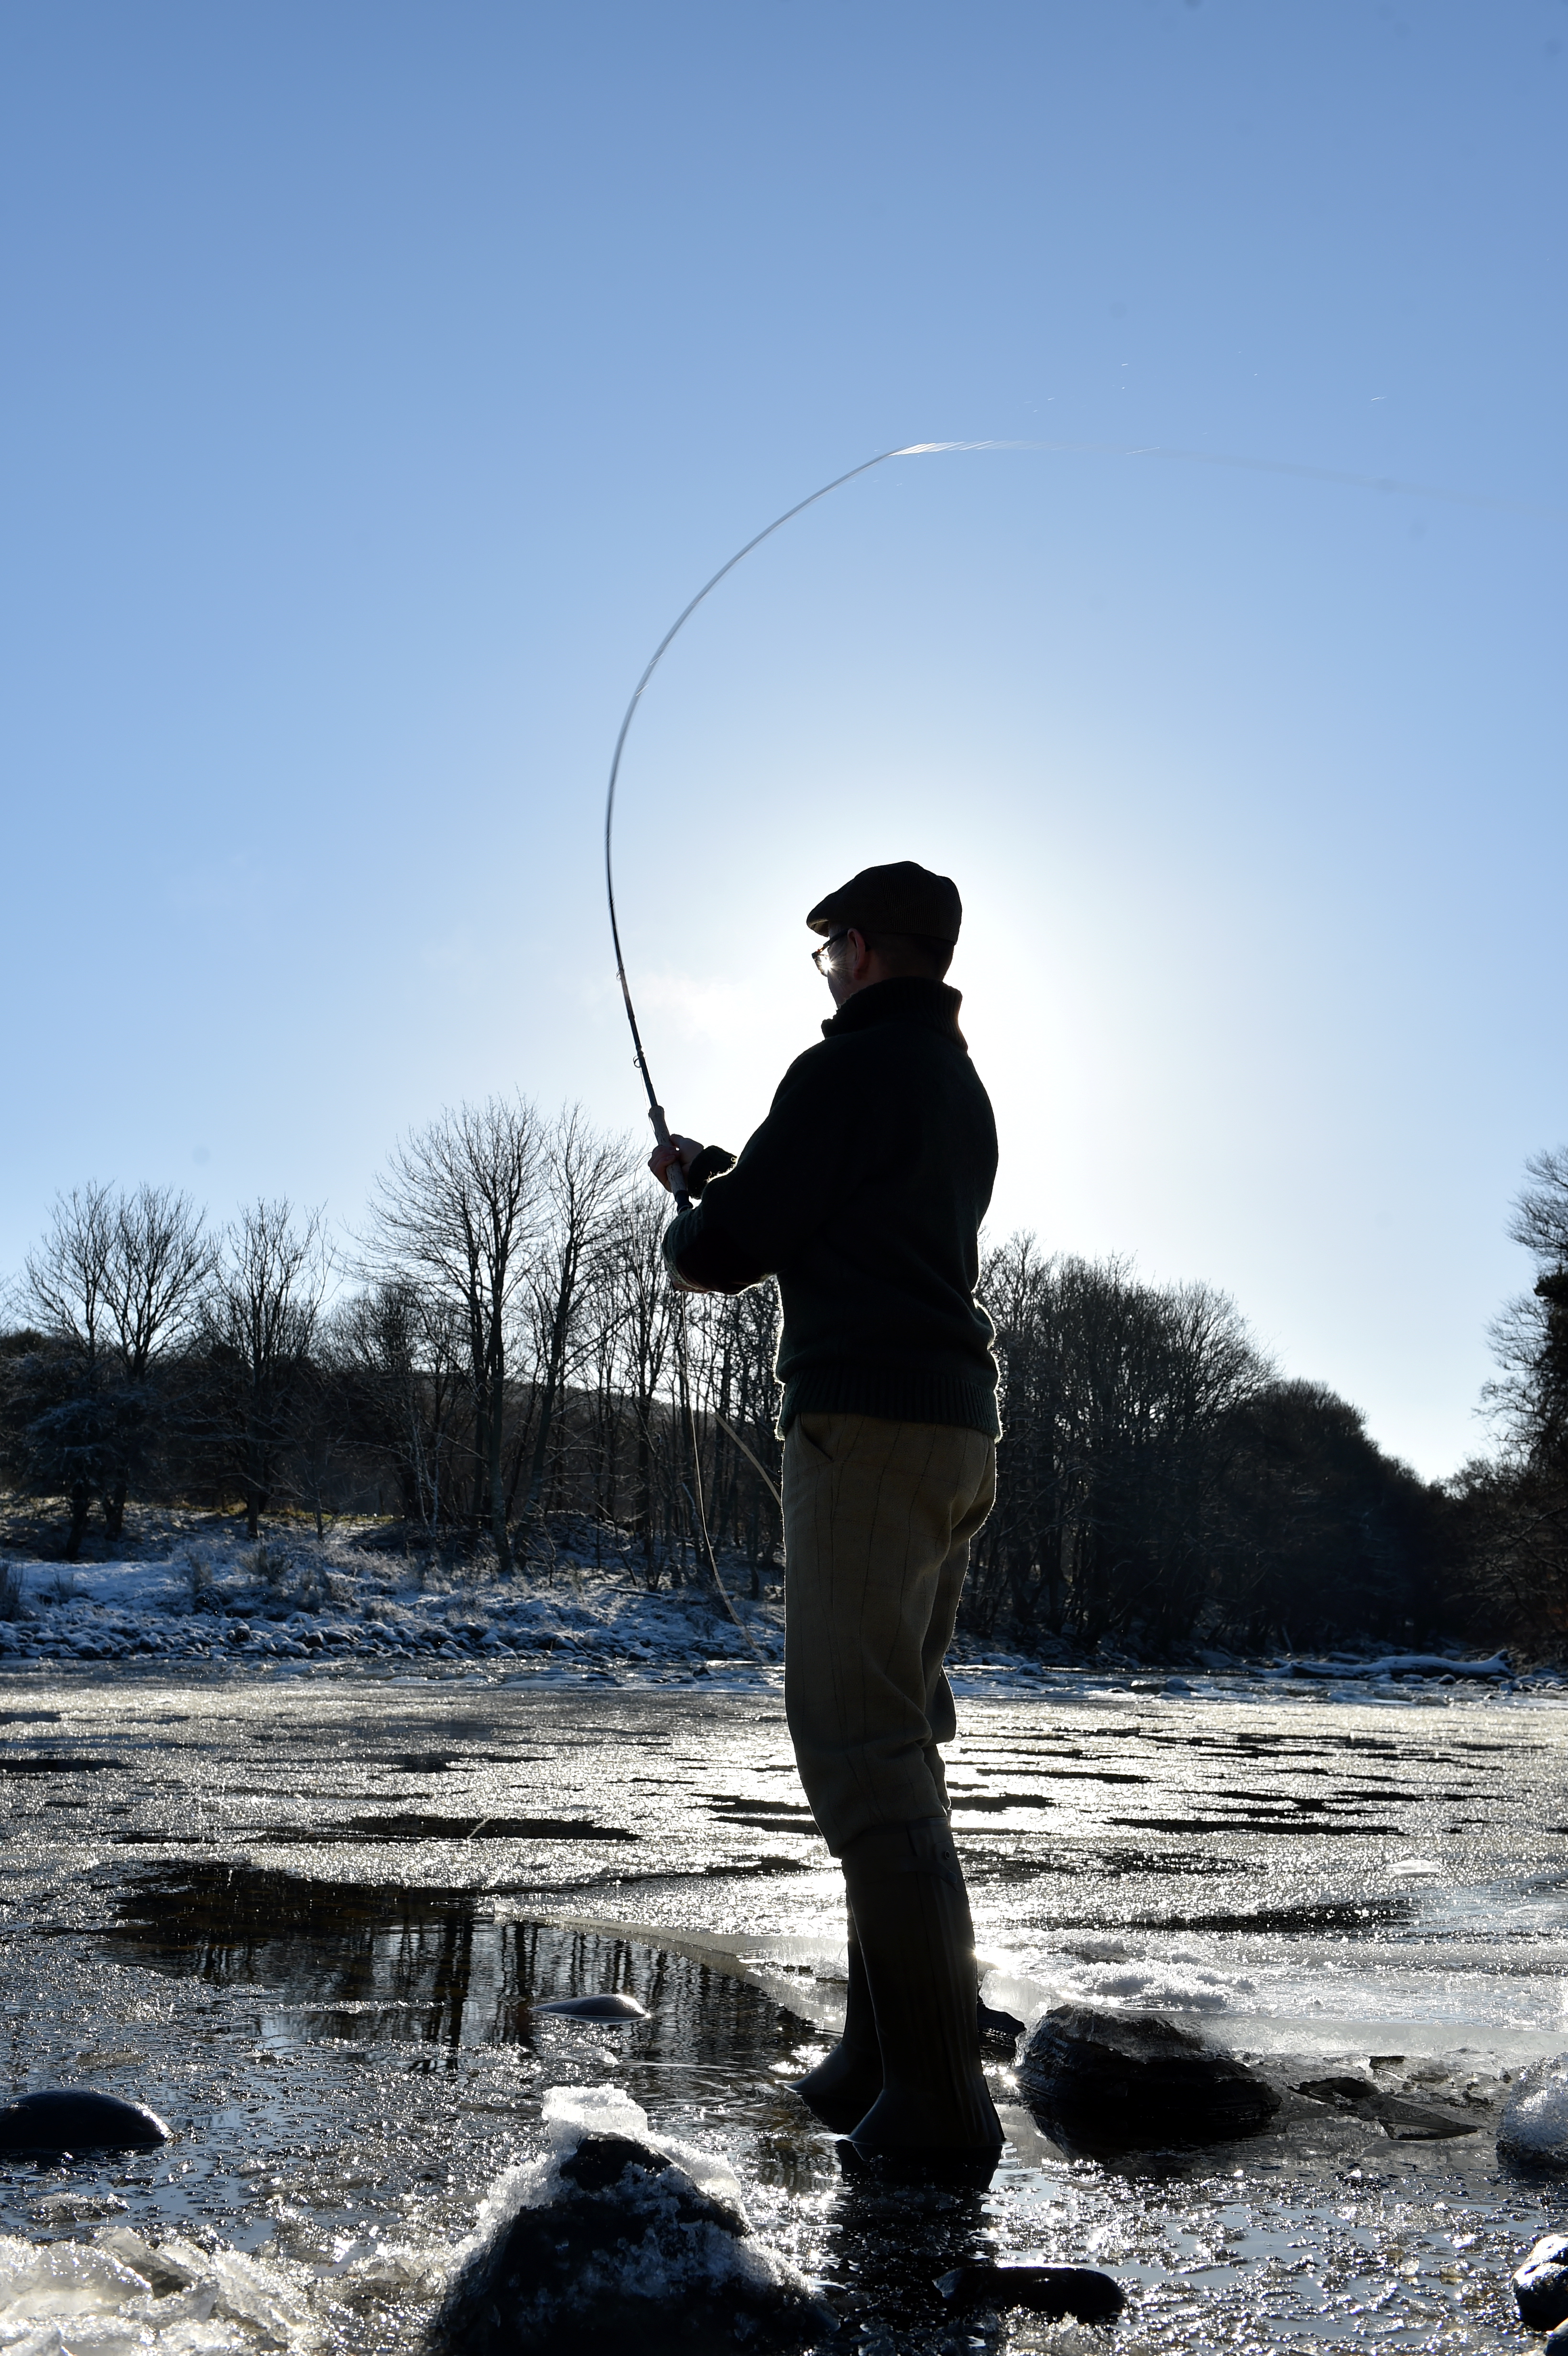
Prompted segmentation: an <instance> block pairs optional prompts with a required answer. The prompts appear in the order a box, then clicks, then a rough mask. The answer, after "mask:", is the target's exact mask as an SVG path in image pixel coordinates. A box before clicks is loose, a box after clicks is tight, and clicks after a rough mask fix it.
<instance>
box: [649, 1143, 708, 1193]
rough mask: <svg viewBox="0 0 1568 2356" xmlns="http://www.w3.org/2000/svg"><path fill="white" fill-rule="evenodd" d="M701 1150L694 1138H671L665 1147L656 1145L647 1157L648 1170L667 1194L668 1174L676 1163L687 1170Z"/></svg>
mask: <svg viewBox="0 0 1568 2356" xmlns="http://www.w3.org/2000/svg"><path fill="white" fill-rule="evenodd" d="M701 1151H702V1148H701V1146H700V1145H699V1143H698V1141H697V1140H696V1138H695V1137H672V1138H671V1139H670V1141H669V1143H668V1144H667V1145H656V1146H655V1148H654V1150H653V1151H652V1152H651V1153H650V1154H649V1156H648V1168H649V1169H650V1170H651V1171H652V1172H653V1173H654V1176H655V1177H656V1179H657V1180H658V1182H659V1184H660V1185H661V1186H662V1187H663V1188H664V1189H665V1192H666V1193H668V1192H669V1172H670V1170H671V1168H672V1167H673V1165H674V1164H675V1163H676V1162H679V1164H680V1166H681V1168H682V1170H689V1169H690V1167H691V1165H692V1163H693V1162H695V1161H696V1159H697V1157H698V1155H699V1153H700V1152H701Z"/></svg>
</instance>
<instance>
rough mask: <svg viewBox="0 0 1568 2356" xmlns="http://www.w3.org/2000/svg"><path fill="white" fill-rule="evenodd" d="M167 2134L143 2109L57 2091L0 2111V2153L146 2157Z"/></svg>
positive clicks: (81, 2092) (79, 2089)
mask: <svg viewBox="0 0 1568 2356" xmlns="http://www.w3.org/2000/svg"><path fill="white" fill-rule="evenodd" d="M168 2139H169V2129H168V2128H167V2127H166V2126H165V2124H164V2122H163V2120H162V2119H161V2118H159V2116H158V2115H157V2113H156V2112H155V2111H149V2110H148V2109H147V2108H146V2106H145V2104H142V2103H123V2102H122V2101H121V2099H120V2097H119V2095H118V2094H94V2093H93V2092H92V2091H91V2088H90V2087H86V2086H57V2087H51V2088H50V2089H49V2090H48V2092H47V2093H44V2094H24V2095H23V2096H22V2097H21V2099H20V2101H19V2102H15V2103H11V2104H7V2106H6V2107H5V2110H3V2111H0V2151H39V2152H57V2153H58V2152H77V2151H151V2150H153V2149H154V2148H155V2147H156V2146H157V2145H158V2144H161V2143H167V2141H168Z"/></svg>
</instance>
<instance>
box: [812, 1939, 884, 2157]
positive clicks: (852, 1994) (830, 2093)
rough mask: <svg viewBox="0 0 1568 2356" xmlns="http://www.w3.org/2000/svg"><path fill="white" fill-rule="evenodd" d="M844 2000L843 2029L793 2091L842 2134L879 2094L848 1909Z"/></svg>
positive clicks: (873, 2028) (873, 2037)
mask: <svg viewBox="0 0 1568 2356" xmlns="http://www.w3.org/2000/svg"><path fill="white" fill-rule="evenodd" d="M848 1922H849V2000H848V2005H847V2007H846V2008H845V2013H844V2029H843V2034H842V2035H841V2036H840V2038H839V2040H838V2042H837V2045H836V2046H835V2047H834V2048H833V2051H832V2052H831V2053H829V2054H828V2056H827V2060H826V2061H819V2062H818V2063H817V2065H816V2069H815V2070H808V2071H807V2072H806V2073H805V2077H804V2078H797V2079H796V2080H795V2093H796V2094H798V2095H799V2096H800V2099H801V2101H802V2102H803V2103H804V2104H805V2105H806V2108H807V2109H808V2110H813V2111H815V2112H816V2115H817V2117H818V2118H819V2119H820V2120H821V2121H822V2124H823V2126H827V2127H834V2128H837V2132H838V2133H839V2134H840V2135H848V2131H849V2129H850V2128H851V2127H852V2126H855V2125H856V2123H857V2121H859V2120H860V2119H863V2118H864V2117H865V2115H866V2113H867V2112H868V2111H869V2109H870V2107H871V2104H873V2103H874V2102H875V2101H876V2099H877V2096H878V2095H879V2094H880V2093H881V2091H882V2049H881V2047H880V2045H879V2044H878V2042H877V2020H876V2015H875V2014H874V2012H873V2011H872V2009H871V1990H870V1987H869V1983H868V1981H867V1978H866V1959H865V1957H864V1956H863V1955H862V1954H861V1953H860V1937H859V1932H858V1931H857V1930H856V1928H855V1916H854V1912H853V1910H850V1911H849V1915H848Z"/></svg>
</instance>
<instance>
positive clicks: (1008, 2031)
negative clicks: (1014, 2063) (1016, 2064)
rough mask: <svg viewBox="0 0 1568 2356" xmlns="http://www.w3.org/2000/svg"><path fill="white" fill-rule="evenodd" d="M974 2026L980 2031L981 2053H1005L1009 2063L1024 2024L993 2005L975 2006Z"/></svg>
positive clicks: (1022, 2031)
mask: <svg viewBox="0 0 1568 2356" xmlns="http://www.w3.org/2000/svg"><path fill="white" fill-rule="evenodd" d="M975 2019H976V2026H977V2028H978V2029H979V2031H980V2051H982V2052H983V2053H1005V2054H1006V2055H1007V2056H1008V2060H1009V2061H1010V2060H1011V2059H1012V2056H1013V2052H1014V2050H1015V2048H1016V2047H1017V2044H1018V2041H1019V2038H1020V2037H1021V2036H1022V2035H1023V2033H1024V2029H1025V2027H1026V2023H1024V2022H1023V2021H1021V2020H1018V2019H1014V2017H1013V2015H1012V2014H1011V2013H1010V2012H1002V2011H999V2010H998V2009H997V2007H996V2006H995V2005H993V2004H976V2007H975Z"/></svg>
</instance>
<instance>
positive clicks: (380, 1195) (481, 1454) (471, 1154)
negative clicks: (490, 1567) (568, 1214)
mask: <svg viewBox="0 0 1568 2356" xmlns="http://www.w3.org/2000/svg"><path fill="white" fill-rule="evenodd" d="M540 1142H541V1141H540V1137H539V1115H538V1113H537V1112H536V1110H535V1109H534V1107H533V1106H532V1105H531V1104H529V1103H528V1100H527V1099H526V1098H523V1097H521V1096H517V1097H510V1098H507V1097H492V1098H489V1099H488V1101H487V1102H485V1104H482V1105H463V1106H460V1107H459V1108H458V1109H457V1110H456V1111H455V1112H446V1113H443V1115H442V1117H441V1119H439V1120H437V1121H433V1122H432V1124H431V1126H430V1127H429V1128H428V1129H426V1130H421V1131H420V1132H419V1133H418V1134H417V1135H416V1136H413V1137H411V1138H410V1139H408V1140H407V1141H405V1142H404V1143H403V1144H401V1145H400V1146H399V1147H398V1149H397V1151H395V1152H394V1154H393V1156H392V1160H391V1166H390V1168H389V1170H388V1171H387V1172H386V1173H384V1174H383V1175H382V1177H381V1178H380V1179H379V1181H378V1183H377V1191H376V1197H375V1200H374V1203H373V1205H372V1209H371V1233H370V1237H369V1250H370V1255H371V1259H372V1262H373V1264H376V1265H378V1266H379V1269H380V1270H381V1272H382V1273H383V1274H384V1275H389V1276H393V1275H401V1276H405V1277H408V1278H411V1279H412V1280H414V1281H415V1282H416V1283H418V1284H419V1285H421V1287H431V1286H433V1287H434V1288H435V1289H436V1290H438V1291H440V1292H441V1293H443V1294H444V1295H445V1296H446V1297H447V1298H448V1299H449V1300H451V1301H453V1302H454V1303H455V1304H456V1305H457V1306H458V1307H459V1308H460V1310H461V1313H462V1317H463V1322H464V1335H465V1339H466V1344H467V1356H468V1376H469V1383H470V1386H471V1389H472V1395H473V1401H474V1425H475V1430H474V1457H475V1480H474V1519H475V1523H476V1524H477V1525H478V1526H481V1527H487V1528H488V1530H489V1533H490V1536H491V1538H492V1540H493V1542H494V1544H495V1547H496V1556H497V1558H498V1559H499V1561H500V1563H501V1565H502V1567H503V1568H507V1567H508V1566H509V1564H510V1561H511V1548H510V1546H509V1543H508V1540H507V1492H506V1483H505V1479H504V1472H503V1458H504V1445H505V1436H506V1417H507V1367H508V1357H509V1351H510V1346H511V1344H512V1342H513V1340H514V1338H515V1331H516V1326H517V1315H518V1311H519V1308H520V1305H521V1299H522V1295H523V1292H524V1288H525V1286H526V1284H527V1281H528V1273H529V1259H528V1253H529V1247H530V1245H531V1244H532V1242H533V1240H534V1238H535V1234H536V1230H537V1228H538V1226H539V1191H540Z"/></svg>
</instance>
